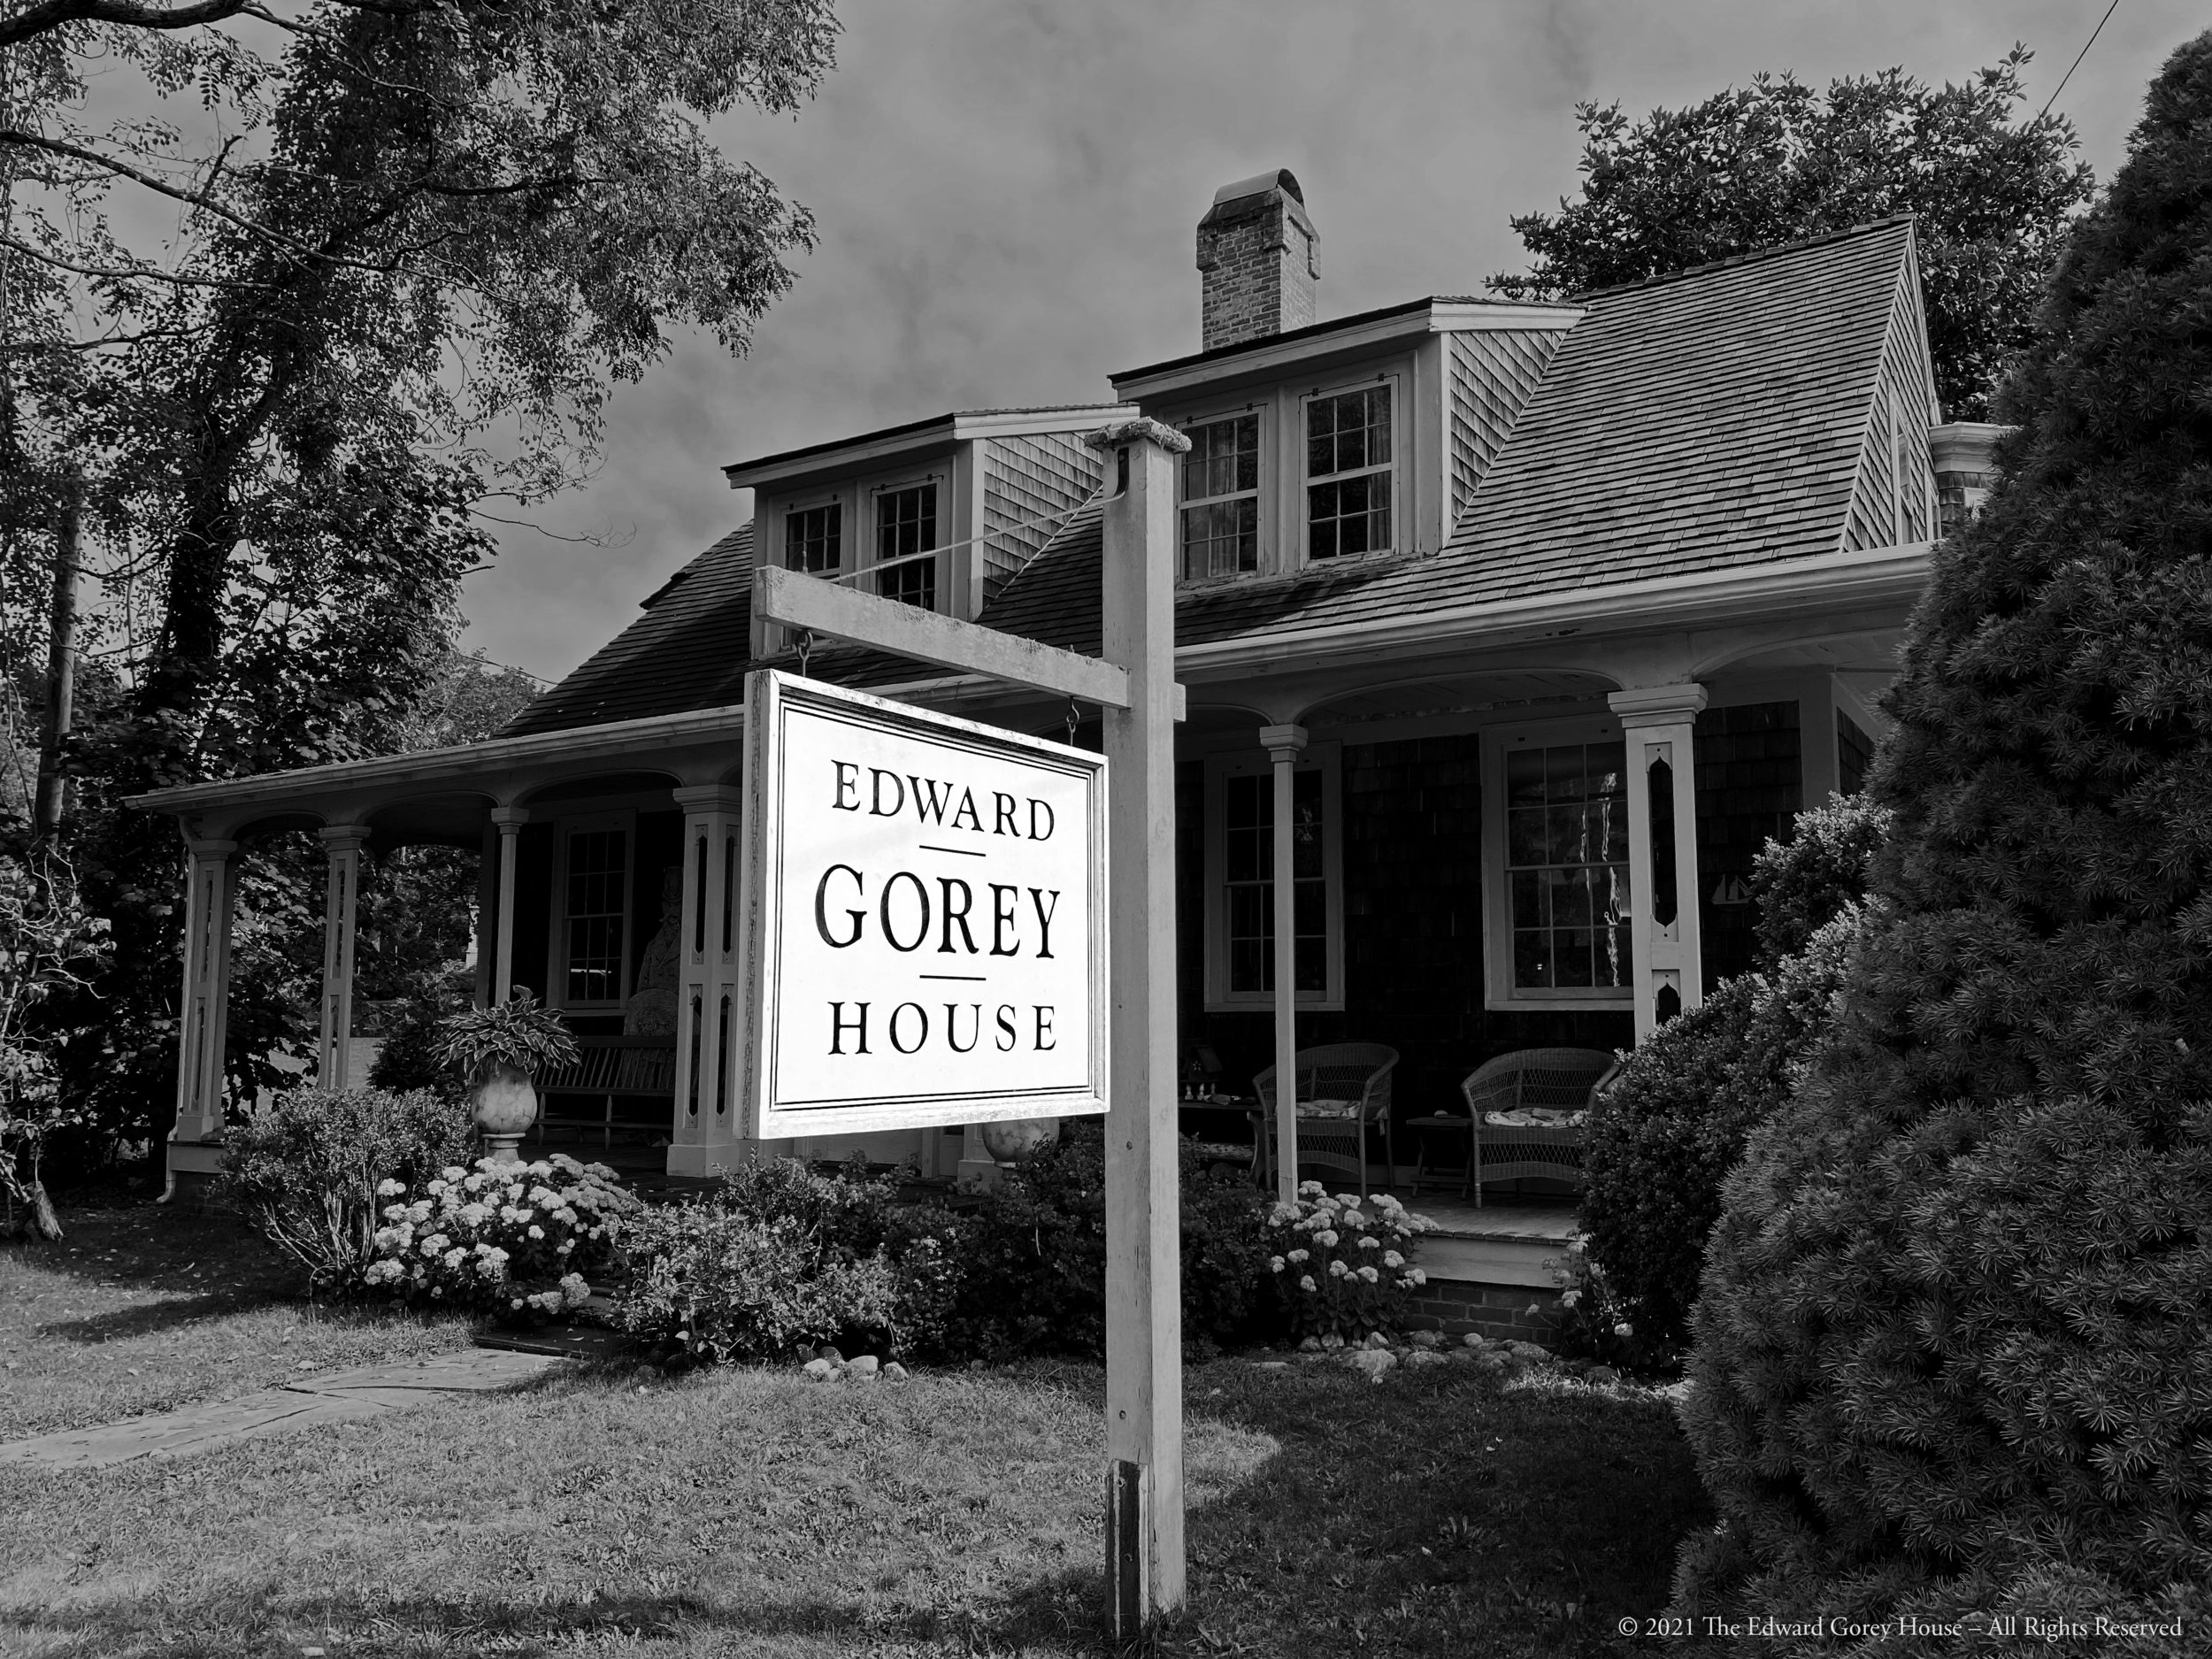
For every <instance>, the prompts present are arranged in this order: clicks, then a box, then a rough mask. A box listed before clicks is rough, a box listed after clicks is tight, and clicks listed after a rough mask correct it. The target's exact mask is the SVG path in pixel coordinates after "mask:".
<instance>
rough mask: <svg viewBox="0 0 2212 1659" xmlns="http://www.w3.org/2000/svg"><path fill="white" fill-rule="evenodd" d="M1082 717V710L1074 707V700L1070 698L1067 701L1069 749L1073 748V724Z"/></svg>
mask: <svg viewBox="0 0 2212 1659" xmlns="http://www.w3.org/2000/svg"><path fill="white" fill-rule="evenodd" d="M1082 717H1083V711H1082V710H1080V709H1079V708H1078V707H1076V703H1075V699H1074V698H1073V697H1070V698H1069V699H1068V747H1069V748H1070V749H1073V748H1074V747H1075V724H1076V722H1077V721H1078V720H1079V719H1081V718H1082Z"/></svg>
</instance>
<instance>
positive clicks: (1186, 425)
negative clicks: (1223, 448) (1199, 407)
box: [1173, 403, 1272, 588]
mask: <svg viewBox="0 0 2212 1659" xmlns="http://www.w3.org/2000/svg"><path fill="white" fill-rule="evenodd" d="M1271 412H1272V411H1271V410H1269V409H1268V408H1267V407H1266V406H1265V405H1263V404H1261V403H1240V404H1235V405H1232V406H1230V407H1227V408H1223V409H1212V410H1208V411H1204V412H1203V413H1194V414H1187V415H1182V416H1179V417H1178V418H1177V419H1176V420H1175V422H1174V423H1173V424H1174V426H1175V430H1176V431H1178V432H1179V433H1181V434H1183V435H1184V436H1186V437H1191V434H1193V433H1194V431H1196V430H1198V429H1200V428H1202V427H1206V426H1225V425H1227V424H1228V423H1229V422H1231V421H1235V420H1249V421H1251V422H1252V423H1253V426H1252V442H1253V454H1252V463H1253V474H1252V488H1249V489H1236V490H1231V491H1229V492H1227V493H1226V494H1225V495H1199V496H1189V495H1185V494H1184V493H1183V473H1184V469H1183V464H1182V460H1181V457H1178V459H1177V463H1176V468H1175V564H1176V575H1175V580H1176V584H1177V585H1178V586H1179V587H1187V588H1200V587H1210V586H1212V585H1213V584H1215V583H1217V582H1233V581H1248V580H1251V579H1253V578H1254V577H1256V576H1263V575H1264V574H1266V572H1267V567H1268V557H1267V518H1268V510H1267V494H1268V488H1267V486H1268V472H1269V467H1268V464H1267V460H1268V445H1269V443H1270V442H1271V439H1272V434H1271V431H1270V430H1269V419H1268V417H1269V415H1270V414H1271ZM1192 442H1194V443H1195V442H1197V440H1196V439H1195V438H1192ZM1245 500H1249V501H1250V502H1251V503H1252V568H1251V569H1250V570H1248V571H1225V572H1210V573H1208V574H1206V575H1203V576H1193V575H1191V574H1190V573H1189V572H1187V570H1186V569H1185V567H1184V563H1183V558H1184V554H1183V549H1184V545H1185V542H1184V536H1183V522H1184V519H1183V515H1184V513H1185V512H1186V511H1187V510H1188V509H1190V508H1192V507H1210V506H1216V505H1218V504H1220V503H1224V502H1233V501H1245Z"/></svg>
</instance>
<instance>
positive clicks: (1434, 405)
mask: <svg viewBox="0 0 2212 1659" xmlns="http://www.w3.org/2000/svg"><path fill="white" fill-rule="evenodd" d="M1317 240H1318V239H1317V235H1316V234H1315V232H1314V229H1313V222H1312V220H1311V219H1310V218H1309V217H1308V215H1307V212H1306V207H1305V200H1304V196H1303V194H1302V191H1301V190H1300V189H1299V187H1298V183H1297V180H1295V179H1294V178H1292V176H1291V175H1290V174H1289V173H1286V172H1277V173H1262V174H1260V175H1258V176H1257V177H1256V178H1253V179H1247V180H1242V181H1240V182H1239V183H1237V184H1233V185H1230V186H1227V187H1225V188H1223V189H1222V190H1221V191H1220V192H1219V193H1218V194H1217V196H1216V197H1215V200H1214V203H1213V205H1212V206H1211V207H1210V209H1209V210H1208V211H1207V214H1206V217H1205V218H1204V219H1202V220H1201V221H1200V224H1199V230H1198V267H1199V270H1200V271H1201V272H1202V273H1203V283H1202V308H1201V309H1202V319H1203V324H1204V335H1203V337H1204V339H1205V342H1206V347H1207V349H1204V350H1202V351H1200V352H1199V353H1198V354H1197V355H1195V356H1194V357H1178V358H1175V359H1173V360H1171V361H1170V362H1166V363H1156V364H1154V365H1150V366H1148V367H1146V368H1141V369H1132V370H1130V371H1128V372H1127V373H1123V374H1118V375H1116V376H1114V377H1113V385H1114V391H1115V394H1116V395H1117V396H1118V397H1120V398H1121V400H1122V401H1123V402H1124V403H1135V404H1137V405H1138V406H1139V407H1140V408H1141V409H1142V411H1143V412H1144V413H1146V414H1147V415H1149V416H1151V417H1153V418H1154V419H1158V420H1163V421H1165V422H1166V423H1167V424H1168V425H1170V426H1174V427H1176V428H1178V429H1179V430H1180V431H1181V432H1183V433H1184V434H1186V435H1187V436H1188V437H1189V438H1190V440H1191V451H1190V453H1189V454H1188V455H1187V456H1186V457H1184V459H1183V464H1182V466H1181V469H1180V479H1179V489H1178V492H1177V493H1178V503H1177V507H1178V513H1179V547H1178V555H1177V556H1178V560H1179V565H1178V574H1179V578H1180V579H1181V580H1184V581H1186V582H1195V583H1203V582H1213V581H1223V580H1238V579H1240V578H1251V577H1260V576H1270V575H1285V574H1289V573H1292V572H1297V571H1300V570H1303V569H1308V568H1311V567H1317V566H1322V565H1328V566H1332V567H1341V566H1343V565H1347V564H1349V563H1352V562H1355V561H1359V560H1365V559H1373V558H1383V557H1392V556H1394V555H1405V554H1424V553H1433V552H1435V551H1437V550H1438V549H1440V548H1441V547H1442V546H1443V545H1444V542H1445V541H1446V539H1447V538H1448V535H1449V534H1450V532H1451V526H1452V525H1453V524H1454V522H1455V520H1456V519H1457V518H1458V515H1459V513H1460V511H1461V510H1462V509H1463V507H1464V506H1465V504H1466V503H1467V500H1468V498H1469V497H1470V496H1471V495H1472V494H1473V493H1474V490H1475V488H1476V486H1477V485H1478V484H1479V482H1480V481H1481V479H1482V477H1483V475H1484V473H1485V472H1486V471H1487V470H1488V467H1489V465H1490V463H1491V461H1492V460H1493V459H1494V458H1495V457H1496V455H1497V453H1498V451H1499V449H1500V448H1501V447H1502V445H1503V443H1504V442H1505V437H1506V434H1508V433H1509V432H1510V431H1511V429H1512V426H1513V422H1514V419H1515V418H1516V416H1517V414H1518V413H1519V411H1520V409H1521V407H1522V405H1523V404H1525V403H1526V402H1527V400H1528V398H1529V396H1530V395H1531V394H1532V392H1533V391H1534V389H1535V388H1536V384H1537V382H1538V380H1540V378H1541V377H1542V374H1543V371H1544V365H1545V364H1546V363H1547V362H1548V360H1549V359H1550V357H1551V354H1552V352H1553V351H1554V350H1555V349H1556V347H1557V345H1558V342H1559V341H1560V339H1561V337H1562V336H1563V334H1565V332H1566V330H1567V329H1568V328H1569V327H1571V326H1573V324H1574V322H1575V320H1576V319H1577V318H1578V317H1579V316H1580V315H1581V312H1580V311H1579V310H1578V308H1576V307H1574V306H1571V305H1532V304H1525V303H1514V302H1506V301H1498V300H1483V299H1465V298H1440V299H1425V300H1415V301H1412V302H1411V303H1407V304H1403V305H1395V306H1392V307H1389V308H1388V309H1386V310H1383V311H1368V312H1364V313H1363V314H1361V315H1359V316H1356V317H1347V318H1344V319H1340V320H1338V321H1335V322H1328V323H1313V324H1310V325H1309V326H1286V325H1288V324H1291V323H1294V322H1295V321H1297V320H1298V319H1302V318H1310V317H1311V316H1312V315H1313V312H1314V308H1315V304H1316V298H1315V290H1316V288H1317V281H1318V265H1317V259H1316V256H1315V253H1314V250H1315V248H1316V246H1317Z"/></svg>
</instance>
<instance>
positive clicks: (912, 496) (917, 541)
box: [876, 484, 937, 611]
mask: <svg viewBox="0 0 2212 1659" xmlns="http://www.w3.org/2000/svg"><path fill="white" fill-rule="evenodd" d="M936 545H937V486H936V485H934V484H917V485H915V486H914V487H913V488H910V489H893V490H886V491H885V492H884V493H883V494H882V495H879V496H877V497H876V560H877V562H878V563H879V564H880V563H882V562H883V561H885V560H887V559H895V558H902V557H905V556H906V555H908V554H910V553H926V552H928V551H929V550H930V549H932V548H933V547H935V546H936ZM876 591H877V592H879V593H880V594H881V595H883V596H884V597H885V598H886V599H896V600H898V601H900V602H901V603H904V604H910V605H918V606H920V607H921V608H922V609H924V610H926V611H933V610H935V609H936V608H937V561H936V560H935V559H917V560H916V561H915V562H914V563H913V564H911V565H900V566H898V568H896V569H895V570H888V571H886V572H884V573H883V574H882V575H881V576H880V577H879V578H878V579H877V584H876Z"/></svg>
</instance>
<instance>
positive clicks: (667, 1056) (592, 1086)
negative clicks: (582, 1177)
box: [537, 1033, 676, 1147]
mask: <svg viewBox="0 0 2212 1659" xmlns="http://www.w3.org/2000/svg"><path fill="white" fill-rule="evenodd" d="M576 1048H577V1050H578V1052H577V1056H576V1059H575V1062H574V1064H570V1065H565V1066H560V1067H557V1068H556V1069H555V1070H554V1071H549V1072H548V1073H547V1074H546V1075H544V1076H543V1077H541V1078H540V1079H538V1101H539V1110H538V1124H537V1128H538V1133H539V1136H540V1138H541V1139H542V1138H543V1137H544V1135H545V1133H546V1131H548V1130H549V1129H555V1128H560V1129H573V1130H576V1131H577V1132H578V1134H579V1138H581V1137H582V1136H583V1135H585V1134H588V1133H593V1132H596V1133H598V1135H599V1144H600V1145H601V1146H603V1147H611V1146H612V1145H613V1144H614V1137H615V1133H616V1131H618V1130H620V1131H622V1132H624V1133H638V1134H645V1135H652V1134H663V1135H665V1134H668V1133H671V1132H672V1129H673V1126H674V1124H675V1109H676V1039H675V1036H674V1034H673V1033H662V1034H660V1035H657V1036H649V1037H645V1036H639V1037H579V1038H577V1039H576Z"/></svg>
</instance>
